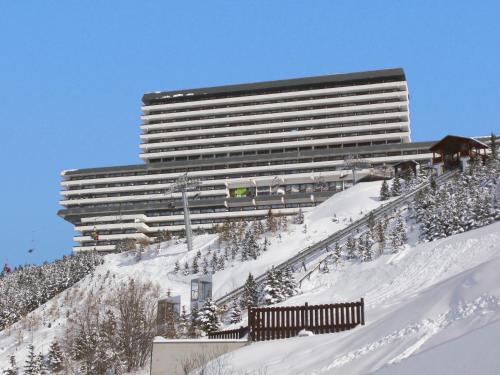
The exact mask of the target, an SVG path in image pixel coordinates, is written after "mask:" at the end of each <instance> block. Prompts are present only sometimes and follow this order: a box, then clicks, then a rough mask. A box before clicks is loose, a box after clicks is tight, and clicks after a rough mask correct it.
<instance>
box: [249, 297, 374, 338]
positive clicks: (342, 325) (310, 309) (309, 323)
mask: <svg viewBox="0 0 500 375" xmlns="http://www.w3.org/2000/svg"><path fill="white" fill-rule="evenodd" d="M364 307H365V306H364V300H363V298H361V300H360V301H358V302H353V303H337V304H330V305H311V306H309V305H308V304H307V303H306V304H305V305H304V306H285V307H251V308H249V309H248V324H249V327H250V338H251V340H252V341H263V340H276V339H284V338H289V337H294V336H297V334H298V333H299V332H300V331H301V330H303V329H306V330H308V331H312V332H313V333H314V334H321V333H332V332H340V331H346V330H348V329H352V328H354V327H356V326H357V325H360V324H361V325H364V324H365V309H364Z"/></svg>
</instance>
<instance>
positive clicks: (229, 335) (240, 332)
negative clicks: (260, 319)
mask: <svg viewBox="0 0 500 375" xmlns="http://www.w3.org/2000/svg"><path fill="white" fill-rule="evenodd" d="M247 333H248V326H247V327H240V328H238V329H230V330H227V331H216V332H210V333H209V334H208V338H209V339H211V340H212V339H213V340H217V339H219V340H220V339H226V340H228V339H242V338H243V337H245V335H246V334H247Z"/></svg>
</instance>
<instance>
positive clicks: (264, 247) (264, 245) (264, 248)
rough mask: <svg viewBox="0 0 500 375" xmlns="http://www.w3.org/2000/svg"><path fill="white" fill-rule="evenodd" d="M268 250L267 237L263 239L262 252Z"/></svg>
mask: <svg viewBox="0 0 500 375" xmlns="http://www.w3.org/2000/svg"><path fill="white" fill-rule="evenodd" d="M268 248H269V240H268V239H267V237H264V242H263V243H262V251H267V249H268Z"/></svg>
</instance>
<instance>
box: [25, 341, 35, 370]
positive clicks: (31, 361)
mask: <svg viewBox="0 0 500 375" xmlns="http://www.w3.org/2000/svg"><path fill="white" fill-rule="evenodd" d="M37 362H38V361H37V357H36V355H35V347H34V346H33V344H30V345H28V358H27V359H26V362H25V363H24V375H38V363H37Z"/></svg>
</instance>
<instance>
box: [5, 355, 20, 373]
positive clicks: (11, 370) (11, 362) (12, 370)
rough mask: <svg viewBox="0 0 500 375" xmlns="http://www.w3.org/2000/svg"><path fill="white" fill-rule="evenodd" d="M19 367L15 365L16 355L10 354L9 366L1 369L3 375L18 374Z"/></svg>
mask: <svg viewBox="0 0 500 375" xmlns="http://www.w3.org/2000/svg"><path fill="white" fill-rule="evenodd" d="M18 374H19V367H17V363H16V357H15V356H13V355H11V356H10V358H9V367H8V368H6V369H4V370H3V375H18Z"/></svg>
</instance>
